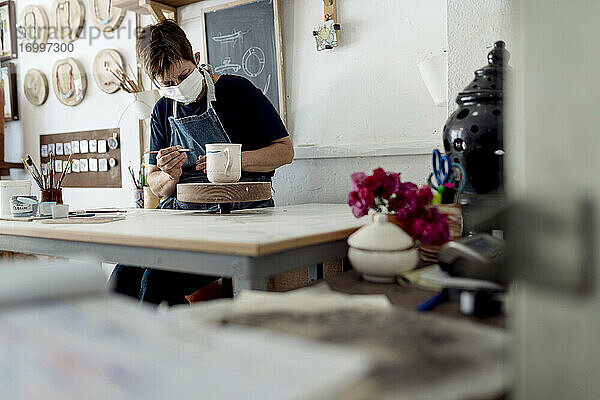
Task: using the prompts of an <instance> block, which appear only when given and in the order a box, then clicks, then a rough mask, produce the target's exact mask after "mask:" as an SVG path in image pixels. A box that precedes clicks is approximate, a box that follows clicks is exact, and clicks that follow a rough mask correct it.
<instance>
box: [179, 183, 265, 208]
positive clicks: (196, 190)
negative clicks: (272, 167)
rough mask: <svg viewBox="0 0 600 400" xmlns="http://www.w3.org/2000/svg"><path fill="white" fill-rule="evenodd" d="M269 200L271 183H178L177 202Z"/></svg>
mask: <svg viewBox="0 0 600 400" xmlns="http://www.w3.org/2000/svg"><path fill="white" fill-rule="evenodd" d="M270 198H271V182H236V183H180V184H179V185H177V200H179V201H183V202H186V203H237V202H243V201H261V200H269V199H270Z"/></svg>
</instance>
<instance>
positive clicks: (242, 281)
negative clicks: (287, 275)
mask: <svg viewBox="0 0 600 400" xmlns="http://www.w3.org/2000/svg"><path fill="white" fill-rule="evenodd" d="M242 290H263V291H266V290H267V278H260V277H249V276H237V277H236V276H234V277H233V296H234V297H235V296H237V295H239V294H240V292H241V291H242Z"/></svg>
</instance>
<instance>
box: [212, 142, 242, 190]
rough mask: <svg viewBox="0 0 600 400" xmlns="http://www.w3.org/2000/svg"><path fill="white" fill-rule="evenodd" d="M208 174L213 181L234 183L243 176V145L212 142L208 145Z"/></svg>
mask: <svg viewBox="0 0 600 400" xmlns="http://www.w3.org/2000/svg"><path fill="white" fill-rule="evenodd" d="M206 175H207V176H208V180H209V181H211V182H212V183H233V182H237V181H239V180H240V178H241V177H242V145H241V144H236V143H210V144H207V145H206Z"/></svg>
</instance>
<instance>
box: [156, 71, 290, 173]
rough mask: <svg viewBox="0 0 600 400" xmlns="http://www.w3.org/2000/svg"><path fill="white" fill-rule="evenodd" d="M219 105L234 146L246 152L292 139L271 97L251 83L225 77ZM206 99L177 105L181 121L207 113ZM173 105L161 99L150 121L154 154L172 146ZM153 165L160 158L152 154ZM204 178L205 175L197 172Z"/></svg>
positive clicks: (217, 91)
mask: <svg viewBox="0 0 600 400" xmlns="http://www.w3.org/2000/svg"><path fill="white" fill-rule="evenodd" d="M215 96H216V97H217V101H215V102H213V107H214V109H215V111H216V113H217V116H218V117H219V120H221V124H222V125H223V128H224V129H225V132H227V135H229V138H230V139H231V141H232V143H240V144H241V145H242V151H249V150H258V149H261V148H263V147H266V146H268V145H269V144H271V142H273V141H275V140H277V139H281V138H283V137H286V136H288V133H287V131H286V129H285V126H284V125H283V122H282V121H281V118H280V117H279V114H278V113H277V111H276V110H275V108H274V107H273V105H272V104H271V102H270V101H269V99H267V97H266V96H265V95H264V94H263V93H262V92H261V91H260V90H259V89H257V88H256V87H255V86H254V85H253V84H252V82H250V81H249V80H248V79H246V78H243V77H240V76H235V75H222V76H221V77H220V78H219V80H217V82H216V83H215ZM206 110H207V107H206V95H204V96H203V97H202V98H201V99H200V100H198V101H195V102H193V103H189V104H182V103H179V104H178V105H177V118H183V117H188V116H191V115H200V114H203V113H205V112H206ZM172 115H173V101H172V100H170V99H166V98H164V97H162V98H160V99H159V100H158V102H157V103H156V105H155V106H154V111H152V118H151V120H150V150H152V151H156V150H160V149H163V148H165V147H169V146H171V125H170V123H169V117H170V116H172ZM149 163H150V164H152V165H156V155H155V154H150V159H149ZM197 172H198V173H199V174H202V171H197ZM273 172H274V171H271V172H267V173H265V172H262V173H260V174H250V173H243V175H244V176H249V175H260V176H273Z"/></svg>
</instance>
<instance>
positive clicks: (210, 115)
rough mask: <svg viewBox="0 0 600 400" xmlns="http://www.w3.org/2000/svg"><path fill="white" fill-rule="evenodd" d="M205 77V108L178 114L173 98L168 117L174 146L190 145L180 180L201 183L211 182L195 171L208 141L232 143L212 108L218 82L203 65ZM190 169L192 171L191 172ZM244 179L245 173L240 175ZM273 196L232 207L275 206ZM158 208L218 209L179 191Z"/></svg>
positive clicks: (266, 178) (235, 204)
mask: <svg viewBox="0 0 600 400" xmlns="http://www.w3.org/2000/svg"><path fill="white" fill-rule="evenodd" d="M202 73H203V74H204V81H205V82H206V98H207V107H206V112H205V113H203V114H201V115H191V116H189V117H183V118H177V102H176V101H174V100H173V116H171V117H169V124H170V127H171V143H170V145H171V146H176V145H181V146H182V147H183V148H184V149H191V150H192V152H190V153H187V155H188V158H187V160H186V162H185V164H184V165H183V167H182V168H183V174H182V175H181V177H180V178H179V183H198V182H208V180H207V178H206V177H205V176H203V175H201V174H199V173H198V172H195V168H196V161H198V156H199V155H205V154H206V148H205V145H206V144H207V143H231V139H229V136H228V135H227V132H225V129H223V125H222V124H221V121H220V120H219V117H218V116H217V113H216V112H215V110H214V108H213V104H212V102H213V101H216V100H217V97H216V96H215V84H214V82H213V80H212V78H211V76H210V74H209V73H208V71H206V70H205V69H202ZM190 169H191V170H192V171H193V172H190ZM241 180H242V181H244V180H245V179H244V178H243V177H242V179H241ZM248 180H252V181H256V180H270V178H268V177H264V178H263V179H257V178H251V179H248ZM273 206H275V203H274V202H273V199H269V200H265V201H253V202H244V203H234V204H233V207H232V209H234V210H236V209H238V210H239V209H245V208H263V207H273ZM158 208H173V209H178V210H217V205H216V204H202V203H184V202H181V201H179V200H177V195H176V193H175V194H174V195H173V196H171V197H168V198H166V199H165V200H163V201H162V202H161V203H160V204H159V205H158Z"/></svg>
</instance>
